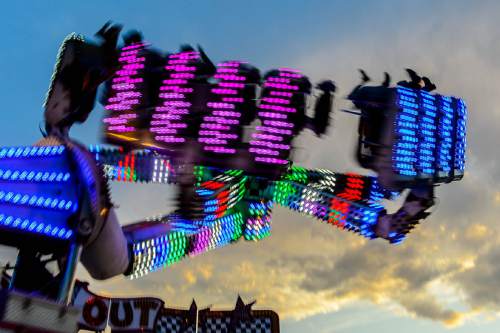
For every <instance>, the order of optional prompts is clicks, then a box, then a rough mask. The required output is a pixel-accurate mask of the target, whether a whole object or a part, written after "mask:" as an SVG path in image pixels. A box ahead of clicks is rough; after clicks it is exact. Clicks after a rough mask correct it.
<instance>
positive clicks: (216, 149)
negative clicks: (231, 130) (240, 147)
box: [203, 146, 236, 154]
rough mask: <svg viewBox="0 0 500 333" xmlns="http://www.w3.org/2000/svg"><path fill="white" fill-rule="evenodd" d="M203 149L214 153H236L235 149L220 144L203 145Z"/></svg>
mask: <svg viewBox="0 0 500 333" xmlns="http://www.w3.org/2000/svg"><path fill="white" fill-rule="evenodd" d="M203 149H204V150H208V151H213V152H214V153H220V154H234V153H236V149H233V148H225V147H222V146H205V147H203Z"/></svg>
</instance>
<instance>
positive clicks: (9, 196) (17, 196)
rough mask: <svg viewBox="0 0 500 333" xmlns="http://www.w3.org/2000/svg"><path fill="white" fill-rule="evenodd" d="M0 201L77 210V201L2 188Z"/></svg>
mask: <svg viewBox="0 0 500 333" xmlns="http://www.w3.org/2000/svg"><path fill="white" fill-rule="evenodd" d="M0 202H5V203H13V204H20V205H29V206H33V207H44V208H53V209H54V208H56V206H57V208H58V209H62V210H73V211H75V210H76V209H77V208H78V207H77V203H76V202H75V203H73V202H72V201H71V200H63V199H58V198H47V197H43V196H37V195H29V194H22V193H14V192H4V191H1V190H0Z"/></svg>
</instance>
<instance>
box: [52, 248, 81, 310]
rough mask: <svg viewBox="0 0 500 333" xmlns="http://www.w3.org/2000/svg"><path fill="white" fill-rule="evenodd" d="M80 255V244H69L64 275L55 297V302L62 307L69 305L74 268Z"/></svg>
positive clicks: (73, 280) (73, 281)
mask: <svg viewBox="0 0 500 333" xmlns="http://www.w3.org/2000/svg"><path fill="white" fill-rule="evenodd" d="M81 253H82V246H81V245H80V244H77V243H73V244H71V246H70V248H69V253H68V258H67V260H66V267H65V268H64V274H63V276H62V280H61V285H60V288H59V294H58V295H57V301H58V302H59V303H62V304H64V305H69V303H70V301H71V296H72V293H73V287H74V285H75V273H76V267H77V265H78V262H79V261H80V255H81Z"/></svg>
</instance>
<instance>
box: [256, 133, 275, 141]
mask: <svg viewBox="0 0 500 333" xmlns="http://www.w3.org/2000/svg"><path fill="white" fill-rule="evenodd" d="M252 137H253V138H256V139H263V140H270V141H283V137H282V136H279V135H271V134H263V133H253V134H252Z"/></svg>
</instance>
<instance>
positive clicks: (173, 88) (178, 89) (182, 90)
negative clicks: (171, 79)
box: [160, 86, 193, 93]
mask: <svg viewBox="0 0 500 333" xmlns="http://www.w3.org/2000/svg"><path fill="white" fill-rule="evenodd" d="M160 90H169V91H175V92H178V93H192V92H193V88H183V87H179V86H162V87H160Z"/></svg>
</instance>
